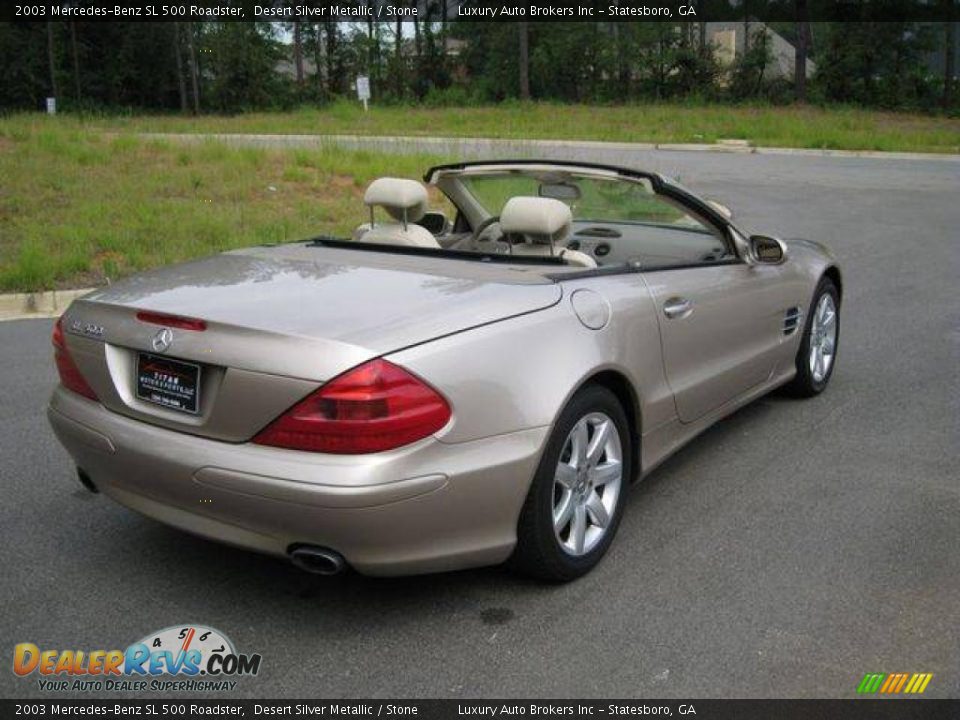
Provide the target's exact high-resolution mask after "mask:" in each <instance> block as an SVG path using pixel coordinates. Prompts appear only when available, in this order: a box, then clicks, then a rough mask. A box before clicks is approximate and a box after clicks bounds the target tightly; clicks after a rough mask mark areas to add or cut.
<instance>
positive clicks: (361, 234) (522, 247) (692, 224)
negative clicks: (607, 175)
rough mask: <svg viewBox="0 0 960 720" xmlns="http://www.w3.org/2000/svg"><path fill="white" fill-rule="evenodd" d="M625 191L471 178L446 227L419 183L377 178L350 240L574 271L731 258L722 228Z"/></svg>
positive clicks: (595, 182)
mask: <svg viewBox="0 0 960 720" xmlns="http://www.w3.org/2000/svg"><path fill="white" fill-rule="evenodd" d="M488 181H489V182H488ZM487 184H489V185H490V189H492V190H493V191H490V189H488V188H486V187H485V185H487ZM630 185H631V184H630V183H626V182H623V181H611V180H609V179H598V178H593V177H570V176H564V177H562V178H558V177H557V176H556V175H550V176H544V177H539V178H538V177H531V176H523V177H522V178H521V182H518V178H516V177H515V176H512V177H509V178H498V177H489V178H479V181H478V180H475V179H472V178H471V179H469V181H464V182H462V183H461V185H460V186H459V188H458V189H462V191H463V192H465V193H468V194H469V199H470V200H471V202H470V206H471V207H472V208H473V213H468V212H466V211H464V210H458V212H457V217H456V219H455V221H454V222H452V223H451V222H450V221H449V220H448V219H447V217H446V215H444V214H443V213H442V212H439V211H437V210H433V211H430V210H429V209H428V207H429V194H428V192H427V189H426V187H425V186H424V185H423V184H422V183H420V182H418V181H416V180H410V179H404V178H389V177H384V178H379V179H377V180H374V181H373V182H372V183H371V184H370V186H369V187H368V188H367V190H366V193H365V194H364V204H365V205H366V206H367V208H368V212H369V221H368V222H366V223H364V224H362V225H360V226H359V227H357V228H356V230H355V231H354V233H353V239H354V240H355V241H362V242H364V243H373V244H383V245H396V246H407V247H420V248H437V249H445V250H453V251H463V252H472V253H483V254H497V255H507V256H515V257H518V258H519V257H524V258H536V257H544V258H560V259H561V260H562V261H563V263H564V264H565V265H567V266H569V267H571V268H578V269H591V268H596V267H601V266H608V265H621V264H625V263H639V264H640V265H641V266H642V267H648V268H661V267H673V266H678V265H682V266H686V265H696V264H710V263H715V262H718V261H722V260H726V259H730V258H732V257H735V256H734V254H733V252H732V250H731V247H730V245H729V243H728V241H727V240H726V239H725V238H724V235H723V232H722V231H721V230H720V229H719V228H718V227H716V226H714V225H713V224H712V223H711V222H709V221H708V220H706V219H704V218H700V217H698V216H696V215H695V214H693V212H692V211H691V210H690V209H688V208H686V207H683V206H681V205H680V204H679V203H678V202H676V201H674V200H673V199H671V198H667V197H665V196H662V195H658V194H656V193H654V192H653V191H652V190H649V189H645V188H643V187H640V188H639V190H638V189H637V188H634V187H630ZM624 186H628V187H624ZM514 191H518V192H517V194H513V192H514ZM533 193H536V194H535V195H534V194H533ZM450 199H451V201H454V198H450ZM462 199H463V198H461V200H462ZM454 206H455V207H457V206H458V204H457V203H454ZM471 214H472V215H473V216H474V222H473V223H471V222H470V219H469V215H471ZM384 216H386V217H384ZM554 262H555V261H554Z"/></svg>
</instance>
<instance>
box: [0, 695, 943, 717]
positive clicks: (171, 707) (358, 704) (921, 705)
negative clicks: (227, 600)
mask: <svg viewBox="0 0 960 720" xmlns="http://www.w3.org/2000/svg"><path fill="white" fill-rule="evenodd" d="M137 716H138V717H148V718H198V717H212V718H231V717H243V718H323V719H324V720H328V719H330V718H335V719H336V718H354V719H357V718H386V719H388V720H393V719H395V718H417V719H418V720H451V719H464V720H466V719H468V718H475V719H478V720H479V719H482V718H492V719H494V720H515V719H516V718H523V720H528V719H529V718H538V719H541V720H548V719H550V720H552V719H555V718H563V719H565V720H566V719H569V720H582V719H583V718H591V719H594V720H595V719H596V718H607V717H613V718H625V717H650V718H665V717H669V718H696V719H697V720H914V719H916V720H955V718H957V717H960V700H921V699H909V700H905V699H893V698H891V699H883V700H879V699H851V700H242V701H240V700H237V701H235V700H209V699H206V700H50V699H44V700H22V701H21V700H0V717H3V718H62V717H98V718H120V717H123V718H129V717H137Z"/></svg>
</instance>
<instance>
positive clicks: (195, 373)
mask: <svg viewBox="0 0 960 720" xmlns="http://www.w3.org/2000/svg"><path fill="white" fill-rule="evenodd" d="M137 397H138V398H140V399H141V400H146V401H147V402H151V403H155V404H157V405H162V406H163V407H166V408H170V409H171V410H177V411H179V412H185V413H192V414H194V415H196V414H197V408H199V407H200V366H199V365H194V364H193V363H187V362H182V361H181V360H171V359H170V358H165V357H158V356H156V355H148V354H147V353H139V354H138V356H137Z"/></svg>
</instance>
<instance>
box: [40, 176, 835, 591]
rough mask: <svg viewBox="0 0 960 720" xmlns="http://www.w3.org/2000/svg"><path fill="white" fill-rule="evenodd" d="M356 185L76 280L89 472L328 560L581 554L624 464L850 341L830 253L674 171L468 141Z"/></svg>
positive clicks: (59, 343) (548, 568)
mask: <svg viewBox="0 0 960 720" xmlns="http://www.w3.org/2000/svg"><path fill="white" fill-rule="evenodd" d="M364 200H365V204H366V206H367V210H366V211H364V212H361V208H359V207H358V218H357V222H358V227H357V228H356V231H355V232H354V234H353V237H350V238H340V239H338V238H332V237H317V238H313V239H310V240H306V241H302V242H296V243H291V244H284V245H275V246H262V247H253V248H249V249H244V250H237V251H233V252H226V253H223V254H221V255H217V256H214V257H209V258H206V259H202V260H197V261H194V262H189V263H185V264H181V265H176V266H173V267H167V268H163V269H159V270H155V271H152V272H147V273H143V274H140V275H136V276H133V277H130V278H128V279H125V280H123V281H120V282H117V283H115V284H113V285H110V286H109V287H105V288H102V289H99V290H96V291H94V292H92V293H90V294H89V295H86V296H85V297H83V298H81V299H80V300H77V301H76V302H74V303H73V304H72V305H71V306H70V307H69V309H68V310H67V311H66V312H65V313H64V314H63V316H62V317H61V318H60V319H59V320H58V322H57V323H56V327H55V328H54V334H53V344H54V348H55V358H56V365H57V368H58V370H59V374H60V381H61V382H60V385H59V386H58V387H57V389H56V390H55V391H54V393H53V396H52V398H51V401H50V407H49V419H50V423H51V424H52V426H53V429H54V431H55V432H56V434H57V437H58V438H59V439H60V441H61V442H62V443H63V445H64V446H65V447H66V449H67V450H68V452H69V453H70V455H71V456H72V457H73V459H74V460H75V461H76V465H77V468H78V471H79V477H80V480H81V481H82V482H83V484H84V485H86V486H87V487H88V488H89V489H91V490H94V491H97V490H99V491H101V492H103V493H104V494H105V495H108V496H109V497H111V498H113V499H114V500H116V501H118V502H120V503H122V504H123V505H125V506H127V507H129V508H132V509H133V510H136V511H138V512H140V513H142V514H144V515H147V516H150V517H152V518H156V519H157V520H160V521H161V522H164V523H168V524H169V525H172V526H175V527H177V528H180V529H182V530H185V531H188V532H191V533H196V534H198V535H202V536H205V537H208V538H213V539H215V540H219V541H222V542H225V543H230V544H232V545H236V546H240V547H244V548H249V549H252V550H257V551H261V552H265V553H271V554H275V555H280V556H288V557H290V558H291V559H292V560H293V562H294V563H296V564H297V565H298V566H300V567H302V568H304V569H306V570H310V571H313V572H317V573H324V574H333V573H337V572H340V571H341V570H343V569H344V568H347V567H352V568H354V569H356V570H357V571H359V572H362V573H368V574H373V575H394V574H405V573H423V572H433V571H442V570H451V569H455V568H465V567H471V566H480V565H490V564H496V563H502V562H505V561H509V562H510V563H511V564H512V565H513V566H514V567H516V568H518V569H520V570H521V571H523V572H526V573H530V574H533V575H535V576H539V577H541V578H547V579H553V580H569V579H572V578H575V577H577V576H579V575H582V574H583V573H585V572H586V571H588V570H589V569H590V568H592V567H593V566H594V565H596V564H597V562H598V561H599V560H600V559H601V558H602V556H603V554H604V553H605V552H606V550H607V548H608V547H609V545H610V543H611V541H612V540H613V537H614V534H615V533H616V530H617V526H618V523H619V522H620V518H621V516H622V514H623V511H624V504H625V497H626V494H627V491H628V489H629V487H630V485H631V483H633V482H634V481H636V480H638V479H639V478H642V477H643V476H645V475H646V474H648V473H650V472H651V471H652V470H653V469H654V468H656V467H657V465H659V464H660V463H661V462H663V460H664V459H665V458H667V457H668V456H669V455H670V454H671V453H673V452H674V451H676V450H677V449H678V448H679V447H681V446H682V445H684V443H686V442H687V441H688V440H690V439H691V438H693V437H694V436H696V435H697V434H698V433H700V432H702V431H703V430H704V429H705V428H707V427H709V426H710V425H711V424H712V423H714V422H716V421H717V420H718V419H720V418H722V417H723V416H725V415H727V414H729V413H730V412H732V411H734V410H736V409H737V408H738V407H741V406H742V405H744V404H745V403H748V402H750V401H751V400H753V399H755V398H757V397H759V396H761V395H763V394H764V393H767V392H769V391H771V390H773V389H774V388H776V387H778V386H787V388H788V389H789V391H791V392H792V393H793V394H796V395H799V396H811V395H815V394H817V393H819V392H821V391H823V389H824V388H825V387H826V385H827V383H828V382H829V380H830V376H831V373H832V372H833V369H834V367H835V365H836V356H837V342H838V337H839V308H840V301H841V297H842V292H843V287H842V283H841V277H840V272H839V270H838V268H837V264H836V262H835V260H834V258H833V256H832V255H831V254H830V252H829V251H828V250H827V249H826V248H824V247H823V246H822V245H819V244H817V243H815V242H811V241H807V240H790V241H789V242H784V241H781V240H779V239H777V238H774V237H770V236H764V235H752V236H751V235H747V234H745V233H744V232H742V231H741V230H740V229H739V228H737V227H736V226H735V225H734V224H733V223H732V222H731V220H730V213H729V212H728V211H727V210H726V209H725V208H723V206H720V205H718V204H715V203H712V202H710V201H706V200H702V199H700V198H698V197H696V196H695V195H693V194H692V193H690V192H689V191H688V190H686V189H684V188H683V187H681V186H680V185H678V184H677V183H675V182H673V181H672V180H670V179H668V178H666V177H663V176H661V175H658V174H654V173H648V172H640V171H637V170H629V169H625V168H618V167H609V166H602V165H593V164H586V163H572V162H560V163H554V162H545V161H495V162H479V163H463V164H455V165H444V166H440V167H435V168H432V169H431V170H429V171H428V172H427V174H426V176H425V177H424V183H421V182H418V181H415V180H411V179H398V178H381V179H378V180H376V181H374V182H373V183H372V184H371V185H370V186H369V188H368V189H367V191H366V194H365V197H364ZM358 205H359V203H358ZM431 208H432V209H431Z"/></svg>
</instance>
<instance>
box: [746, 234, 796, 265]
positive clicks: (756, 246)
mask: <svg viewBox="0 0 960 720" xmlns="http://www.w3.org/2000/svg"><path fill="white" fill-rule="evenodd" d="M750 254H751V255H752V256H753V259H754V261H755V262H758V263H762V264H764V265H780V264H781V263H783V262H785V261H786V259H787V246H786V245H784V243H783V240H780V239H779V238H775V237H770V236H769V235H751V236H750Z"/></svg>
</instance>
